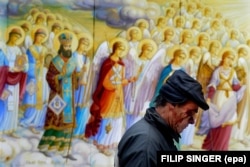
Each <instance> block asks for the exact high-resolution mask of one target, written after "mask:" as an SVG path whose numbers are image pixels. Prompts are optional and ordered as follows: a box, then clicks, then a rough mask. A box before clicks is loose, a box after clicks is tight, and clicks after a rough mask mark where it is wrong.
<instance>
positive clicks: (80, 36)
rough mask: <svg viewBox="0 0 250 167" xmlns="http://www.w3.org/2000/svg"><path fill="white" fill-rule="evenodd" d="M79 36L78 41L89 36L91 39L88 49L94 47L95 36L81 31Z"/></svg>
mask: <svg viewBox="0 0 250 167" xmlns="http://www.w3.org/2000/svg"><path fill="white" fill-rule="evenodd" d="M77 38H78V41H79V40H80V39H81V38H87V39H88V40H89V46H88V48H87V49H86V50H87V51H89V50H90V49H91V48H92V47H93V37H92V36H91V35H90V34H89V33H86V32H81V33H79V34H77Z"/></svg>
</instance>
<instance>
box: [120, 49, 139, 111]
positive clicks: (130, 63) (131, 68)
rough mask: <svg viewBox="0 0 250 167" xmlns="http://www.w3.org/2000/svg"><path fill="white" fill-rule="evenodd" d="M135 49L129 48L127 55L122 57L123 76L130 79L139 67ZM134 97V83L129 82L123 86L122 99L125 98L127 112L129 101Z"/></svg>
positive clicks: (129, 107)
mask: <svg viewBox="0 0 250 167" xmlns="http://www.w3.org/2000/svg"><path fill="white" fill-rule="evenodd" d="M137 56H138V53H137V50H136V49H135V48H130V50H129V52H128V54H127V56H126V58H125V59H123V62H124V64H125V69H126V70H125V78H127V79H130V78H131V77H134V76H136V74H137V71H138V69H139V65H138V63H137ZM134 98H135V84H134V83H130V84H128V85H126V86H125V87H124V100H125V108H126V110H127V112H131V111H130V109H131V101H132V100H134Z"/></svg>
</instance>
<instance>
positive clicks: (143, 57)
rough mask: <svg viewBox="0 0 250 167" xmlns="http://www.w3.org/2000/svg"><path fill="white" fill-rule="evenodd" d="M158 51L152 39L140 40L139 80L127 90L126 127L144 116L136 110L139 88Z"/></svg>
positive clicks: (137, 76) (137, 75) (137, 61)
mask: <svg viewBox="0 0 250 167" xmlns="http://www.w3.org/2000/svg"><path fill="white" fill-rule="evenodd" d="M156 51H157V45H156V43H155V42H154V41H153V40H152V39H143V40H142V41H141V42H140V45H139V51H138V52H139V55H138V59H137V60H136V63H137V64H138V65H137V67H138V68H137V69H135V71H137V74H136V78H137V80H136V82H134V83H131V84H130V85H129V86H131V89H130V91H129V92H128V91H127V92H125V106H127V107H126V109H127V113H126V115H127V117H126V129H128V128H129V127H131V126H132V125H133V124H134V123H135V122H137V121H138V120H139V119H140V118H141V117H142V114H141V113H138V112H134V105H135V101H136V98H137V94H138V89H139V87H140V85H141V82H142V78H143V76H144V75H146V74H145V73H144V72H145V70H144V69H146V68H147V66H148V64H149V63H150V61H151V59H152V58H153V57H154V56H155V53H156ZM126 93H128V94H126Z"/></svg>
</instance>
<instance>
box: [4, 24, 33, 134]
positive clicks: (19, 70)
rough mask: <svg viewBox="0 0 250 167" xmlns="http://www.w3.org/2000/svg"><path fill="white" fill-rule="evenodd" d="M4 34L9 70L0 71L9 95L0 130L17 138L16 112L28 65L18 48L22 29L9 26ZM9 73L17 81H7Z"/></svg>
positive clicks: (22, 36)
mask: <svg viewBox="0 0 250 167" xmlns="http://www.w3.org/2000/svg"><path fill="white" fill-rule="evenodd" d="M6 33H7V35H8V36H7V37H8V38H7V42H6V58H7V60H8V62H9V64H8V65H9V69H8V70H4V71H1V75H3V77H2V80H3V81H4V82H3V83H4V84H6V89H8V90H9V91H10V95H9V97H8V98H7V99H6V100H5V101H4V102H5V105H6V108H5V110H4V112H5V115H4V118H3V121H2V122H1V124H0V125H1V127H0V129H2V131H3V133H5V134H7V135H9V136H10V137H14V138H19V135H17V134H16V130H17V125H18V111H19V104H20V100H22V98H23V94H24V91H25V84H26V78H27V74H26V72H27V70H28V67H29V65H28V59H27V56H26V55H23V54H22V52H21V49H20V47H19V46H18V45H19V44H21V43H22V42H23V40H24V31H23V30H22V28H21V27H20V26H10V27H8V29H7V31H6ZM9 72H13V73H14V74H13V75H16V76H15V77H19V79H17V78H16V79H13V78H12V79H11V80H8V79H7V78H6V77H8V74H9ZM17 75H20V76H17ZM15 80H16V81H15Z"/></svg>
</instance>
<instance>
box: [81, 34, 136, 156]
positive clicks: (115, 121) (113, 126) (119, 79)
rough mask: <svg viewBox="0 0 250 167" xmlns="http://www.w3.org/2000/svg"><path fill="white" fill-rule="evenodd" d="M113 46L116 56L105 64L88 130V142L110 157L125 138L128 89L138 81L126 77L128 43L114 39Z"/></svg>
mask: <svg viewBox="0 0 250 167" xmlns="http://www.w3.org/2000/svg"><path fill="white" fill-rule="evenodd" d="M110 46H112V52H111V53H110V55H109V57H108V58H107V59H105V60H104V62H103V63H102V66H101V69H100V74H99V79H98V81H97V86H96V89H95V91H94V93H93V97H92V99H93V102H92V104H91V107H90V114H91V116H90V118H89V121H88V123H87V125H86V129H85V138H86V139H88V140H93V143H94V145H95V146H96V147H97V149H98V150H99V151H100V152H101V153H103V154H105V155H108V156H109V155H111V154H112V152H111V151H112V150H111V149H113V148H116V146H117V144H118V142H119V141H120V139H121V137H122V134H123V129H124V127H123V116H124V111H125V110H124V92H123V89H124V86H125V85H127V84H129V83H131V82H134V81H135V77H131V78H126V77H125V68H126V67H125V65H124V63H123V62H122V58H123V57H124V56H125V55H126V54H127V51H128V44H127V41H126V40H125V39H123V38H114V39H113V40H112V41H111V42H110Z"/></svg>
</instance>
